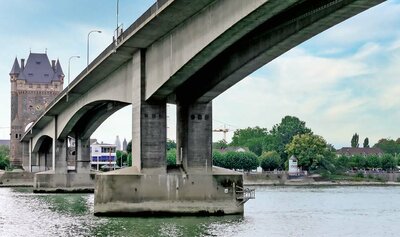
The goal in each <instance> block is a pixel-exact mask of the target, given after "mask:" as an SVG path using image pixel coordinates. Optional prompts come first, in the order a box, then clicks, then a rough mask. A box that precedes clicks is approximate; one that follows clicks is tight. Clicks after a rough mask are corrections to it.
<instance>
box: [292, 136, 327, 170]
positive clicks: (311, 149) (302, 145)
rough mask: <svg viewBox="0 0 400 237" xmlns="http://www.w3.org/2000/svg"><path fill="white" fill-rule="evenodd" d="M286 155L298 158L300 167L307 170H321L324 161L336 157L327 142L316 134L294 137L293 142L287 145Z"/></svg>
mask: <svg viewBox="0 0 400 237" xmlns="http://www.w3.org/2000/svg"><path fill="white" fill-rule="evenodd" d="M286 153H287V154H288V155H289V156H292V155H294V156H296V158H297V159H298V165H299V166H300V167H303V169H305V170H315V169H317V168H320V167H319V166H320V165H321V164H322V160H323V159H328V158H333V157H334V153H333V152H331V151H330V150H329V147H328V144H327V143H326V141H325V140H324V139H323V138H322V137H321V136H318V135H314V134H301V135H296V136H294V137H293V140H292V142H291V143H289V144H288V145H286Z"/></svg>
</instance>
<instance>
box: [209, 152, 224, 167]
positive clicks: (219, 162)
mask: <svg viewBox="0 0 400 237" xmlns="http://www.w3.org/2000/svg"><path fill="white" fill-rule="evenodd" d="M212 158H213V165H214V166H219V167H223V168H226V165H225V157H224V155H223V154H222V153H221V152H219V151H213V153H212Z"/></svg>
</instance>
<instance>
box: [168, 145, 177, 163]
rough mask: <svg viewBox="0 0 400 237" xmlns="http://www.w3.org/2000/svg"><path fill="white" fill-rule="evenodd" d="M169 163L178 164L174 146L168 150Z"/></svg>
mask: <svg viewBox="0 0 400 237" xmlns="http://www.w3.org/2000/svg"><path fill="white" fill-rule="evenodd" d="M167 165H176V149H175V148H172V149H170V150H168V151H167Z"/></svg>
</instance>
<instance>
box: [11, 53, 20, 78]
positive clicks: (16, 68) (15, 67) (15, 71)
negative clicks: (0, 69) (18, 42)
mask: <svg viewBox="0 0 400 237" xmlns="http://www.w3.org/2000/svg"><path fill="white" fill-rule="evenodd" d="M19 73H21V67H20V66H19V63H18V59H17V57H15V60H14V65H13V67H12V68H11V72H10V75H14V74H19Z"/></svg>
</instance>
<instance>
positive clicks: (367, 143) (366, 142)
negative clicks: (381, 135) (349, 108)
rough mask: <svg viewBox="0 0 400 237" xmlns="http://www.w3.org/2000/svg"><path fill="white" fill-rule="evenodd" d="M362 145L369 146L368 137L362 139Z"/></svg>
mask: <svg viewBox="0 0 400 237" xmlns="http://www.w3.org/2000/svg"><path fill="white" fill-rule="evenodd" d="M363 147H365V148H368V147H369V139H368V137H366V138H365V139H364V143H363Z"/></svg>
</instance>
